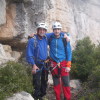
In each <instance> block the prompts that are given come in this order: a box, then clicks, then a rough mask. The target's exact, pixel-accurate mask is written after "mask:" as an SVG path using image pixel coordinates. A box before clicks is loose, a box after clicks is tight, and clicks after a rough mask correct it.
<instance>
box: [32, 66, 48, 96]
mask: <svg viewBox="0 0 100 100" xmlns="http://www.w3.org/2000/svg"><path fill="white" fill-rule="evenodd" d="M37 66H38V67H39V68H42V67H43V66H41V65H37ZM47 81H48V71H47V70H45V69H44V68H42V69H41V70H40V71H38V72H37V73H36V74H33V87H34V94H33V97H34V98H39V97H43V96H44V95H45V94H46V88H47Z"/></svg>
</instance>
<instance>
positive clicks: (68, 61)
mask: <svg viewBox="0 0 100 100" xmlns="http://www.w3.org/2000/svg"><path fill="white" fill-rule="evenodd" d="M66 56H67V57H66V58H67V67H71V60H72V50H71V45H70V42H67V46H66Z"/></svg>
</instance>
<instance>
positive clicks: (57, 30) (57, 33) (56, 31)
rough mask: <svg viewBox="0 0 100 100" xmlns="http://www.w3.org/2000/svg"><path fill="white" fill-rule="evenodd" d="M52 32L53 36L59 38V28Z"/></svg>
mask: <svg viewBox="0 0 100 100" xmlns="http://www.w3.org/2000/svg"><path fill="white" fill-rule="evenodd" d="M53 32H54V34H55V36H59V35H60V32H61V29H60V28H56V29H53Z"/></svg>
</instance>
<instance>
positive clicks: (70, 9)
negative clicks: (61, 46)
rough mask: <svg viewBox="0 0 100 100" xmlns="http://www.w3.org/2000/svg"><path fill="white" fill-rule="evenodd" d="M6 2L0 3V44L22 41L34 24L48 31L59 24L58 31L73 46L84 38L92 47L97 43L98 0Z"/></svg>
mask: <svg viewBox="0 0 100 100" xmlns="http://www.w3.org/2000/svg"><path fill="white" fill-rule="evenodd" d="M6 1H7V2H5V0H1V1H0V5H1V6H0V11H1V12H0V25H2V24H3V25H2V26H1V27H0V40H2V41H3V40H7V39H14V38H17V39H18V40H17V39H16V42H19V41H20V42H26V40H27V36H28V34H31V33H35V32H36V26H37V23H39V22H46V23H47V24H48V32H52V28H51V26H52V23H53V22H54V21H59V22H61V24H62V26H63V28H62V30H63V31H65V32H67V31H69V32H70V35H71V43H72V46H73V47H74V46H75V44H76V42H77V40H79V39H82V38H84V37H85V36H89V37H90V39H91V40H92V42H93V43H95V44H99V43H100V0H6ZM6 5H7V6H6ZM5 8H6V9H5ZM5 22H6V23H5ZM4 23H5V24H4ZM2 41H1V42H2Z"/></svg>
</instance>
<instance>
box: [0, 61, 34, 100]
mask: <svg viewBox="0 0 100 100" xmlns="http://www.w3.org/2000/svg"><path fill="white" fill-rule="evenodd" d="M31 78H32V76H31V71H30V68H29V67H26V66H24V65H22V64H20V63H15V62H9V63H7V65H6V66H5V67H2V68H0V100H3V99H4V98H5V97H6V96H10V95H12V94H13V93H16V92H19V91H27V92H29V93H31V92H32V79H31Z"/></svg>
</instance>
